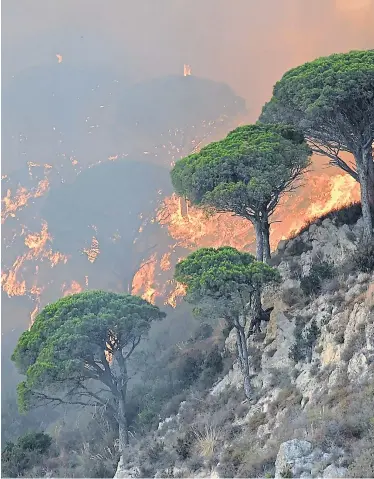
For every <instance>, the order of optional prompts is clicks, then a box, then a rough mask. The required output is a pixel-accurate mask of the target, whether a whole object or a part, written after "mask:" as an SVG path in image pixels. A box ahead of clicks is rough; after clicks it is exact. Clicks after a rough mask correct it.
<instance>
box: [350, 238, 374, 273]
mask: <svg viewBox="0 0 374 479" xmlns="http://www.w3.org/2000/svg"><path fill="white" fill-rule="evenodd" d="M353 263H354V266H355V267H356V269H357V270H358V271H361V272H363V273H371V272H372V271H374V241H372V242H371V243H369V244H365V243H362V242H361V243H359V244H358V246H357V248H356V251H355V253H354V255H353Z"/></svg>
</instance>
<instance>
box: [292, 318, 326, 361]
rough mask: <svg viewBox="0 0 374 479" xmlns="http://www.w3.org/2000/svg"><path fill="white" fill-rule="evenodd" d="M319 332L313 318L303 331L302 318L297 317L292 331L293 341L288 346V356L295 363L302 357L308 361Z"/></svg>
mask: <svg viewBox="0 0 374 479" xmlns="http://www.w3.org/2000/svg"><path fill="white" fill-rule="evenodd" d="M319 333H320V331H319V329H318V327H317V323H316V322H315V321H314V320H313V321H312V322H311V324H310V326H309V328H307V329H306V330H305V331H304V327H303V320H302V319H301V318H300V317H297V318H296V321H295V331H294V338H295V342H294V344H293V345H292V346H291V348H290V351H289V358H290V359H293V360H294V361H295V362H296V363H297V362H299V361H302V360H304V359H307V360H308V361H310V360H311V358H312V353H313V348H314V345H315V343H316V341H317V338H318V336H319Z"/></svg>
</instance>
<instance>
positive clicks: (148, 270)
mask: <svg viewBox="0 0 374 479" xmlns="http://www.w3.org/2000/svg"><path fill="white" fill-rule="evenodd" d="M156 265H157V253H154V254H152V256H151V257H150V258H149V259H148V260H147V261H144V262H143V263H142V264H141V265H140V268H139V269H138V271H137V272H136V273H135V275H134V278H133V280H132V288H131V294H136V295H138V296H141V297H142V298H143V299H146V300H147V301H149V302H150V303H153V304H154V302H155V299H156V296H158V293H157V289H156V288H155V272H156Z"/></svg>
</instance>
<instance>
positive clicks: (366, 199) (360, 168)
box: [356, 150, 373, 242]
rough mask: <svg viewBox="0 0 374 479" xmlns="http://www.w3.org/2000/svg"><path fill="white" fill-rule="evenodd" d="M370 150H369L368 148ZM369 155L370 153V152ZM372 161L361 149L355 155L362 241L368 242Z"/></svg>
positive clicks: (371, 226) (370, 218)
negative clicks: (357, 154) (358, 184)
mask: <svg viewBox="0 0 374 479" xmlns="http://www.w3.org/2000/svg"><path fill="white" fill-rule="evenodd" d="M370 151H371V150H370ZM370 157H371V154H370ZM370 161H372V160H371V159H370V158H369V157H368V152H367V151H362V152H361V154H360V155H359V157H356V165H357V173H358V177H359V181H360V187H361V207H362V219H363V222H364V237H363V240H364V242H369V241H371V239H372V238H373V220H372V216H371V208H370V200H371V196H372V191H371V188H372V184H371V181H370V180H371V178H370V177H369V173H370V175H371V165H370V163H369V162H370Z"/></svg>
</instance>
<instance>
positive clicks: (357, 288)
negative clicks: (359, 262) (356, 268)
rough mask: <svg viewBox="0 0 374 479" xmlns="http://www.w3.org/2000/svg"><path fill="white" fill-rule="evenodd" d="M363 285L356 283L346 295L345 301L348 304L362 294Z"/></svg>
mask: <svg viewBox="0 0 374 479" xmlns="http://www.w3.org/2000/svg"><path fill="white" fill-rule="evenodd" d="M362 291H363V289H362V284H359V283H356V284H355V285H354V286H352V288H351V289H350V290H349V291H347V292H346V293H345V296H344V300H345V302H346V303H349V302H351V301H353V299H355V298H356V297H357V296H359V295H360V294H361V293H362Z"/></svg>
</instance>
